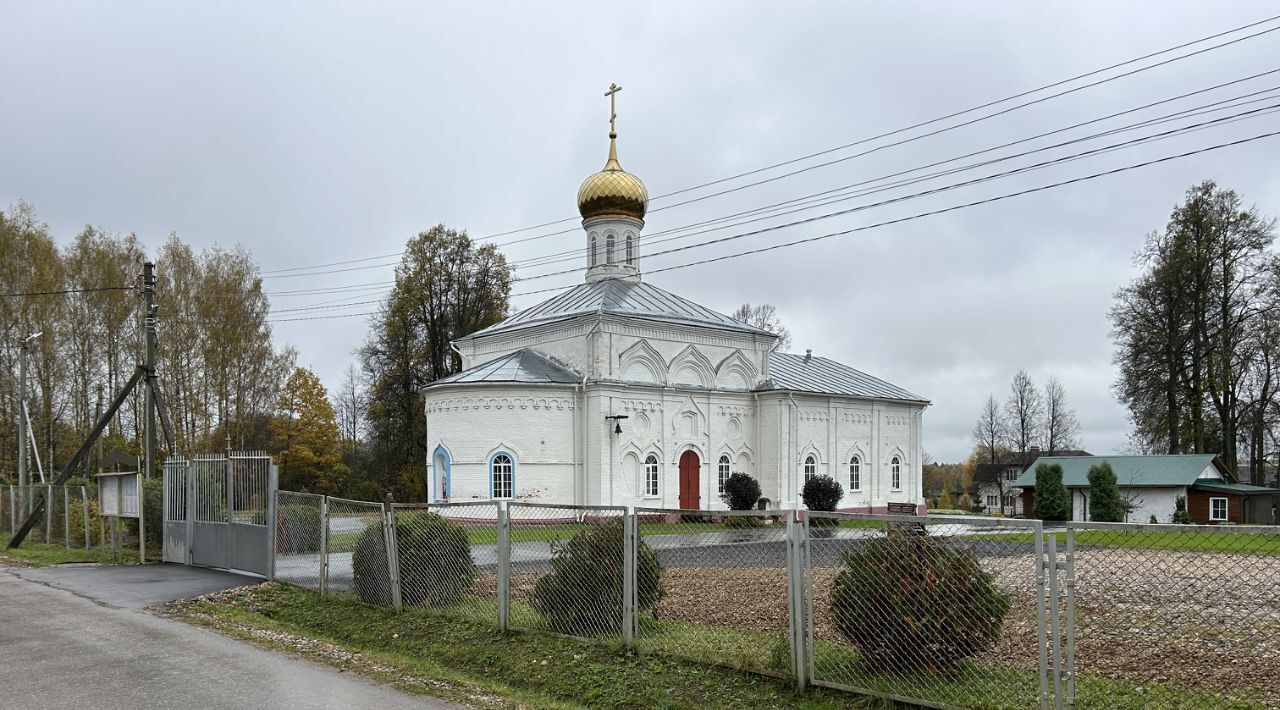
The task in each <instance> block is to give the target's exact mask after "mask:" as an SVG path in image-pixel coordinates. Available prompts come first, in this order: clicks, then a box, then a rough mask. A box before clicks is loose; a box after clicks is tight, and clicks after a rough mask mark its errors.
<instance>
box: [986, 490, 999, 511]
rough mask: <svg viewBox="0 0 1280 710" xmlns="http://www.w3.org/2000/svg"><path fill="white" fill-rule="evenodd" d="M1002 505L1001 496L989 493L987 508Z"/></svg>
mask: <svg viewBox="0 0 1280 710" xmlns="http://www.w3.org/2000/svg"><path fill="white" fill-rule="evenodd" d="M999 507H1000V496H998V495H995V494H994V493H988V494H987V510H995V509H996V508H999Z"/></svg>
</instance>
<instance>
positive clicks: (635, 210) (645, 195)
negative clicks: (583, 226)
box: [578, 133, 649, 221]
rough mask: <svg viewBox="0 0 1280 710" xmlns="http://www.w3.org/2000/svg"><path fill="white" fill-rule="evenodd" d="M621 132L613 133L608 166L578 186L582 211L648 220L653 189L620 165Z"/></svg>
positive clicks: (587, 214) (584, 215) (586, 215)
mask: <svg viewBox="0 0 1280 710" xmlns="http://www.w3.org/2000/svg"><path fill="white" fill-rule="evenodd" d="M616 139H617V134H616V133H610V134H609V159H608V160H607V161H605V164H604V169H603V170H601V171H600V172H598V173H596V174H594V175H591V176H589V177H588V178H587V179H586V180H583V181H582V187H580V188H578V213H579V214H581V215H582V218H583V219H590V218H592V217H606V216H607V217H631V218H632V219H638V220H642V221H643V220H644V213H645V210H647V209H648V208H649V191H648V190H646V189H645V187H644V183H643V182H640V178H638V177H636V176H635V175H632V174H631V173H629V172H627V171H625V170H623V169H622V166H621V165H620V164H618V148H617V144H616Z"/></svg>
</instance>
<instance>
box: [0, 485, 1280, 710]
mask: <svg viewBox="0 0 1280 710" xmlns="http://www.w3.org/2000/svg"><path fill="white" fill-rule="evenodd" d="M6 503H8V500H6V499H4V498H2V497H0V507H2V506H3V505H4V504H6ZM277 505H278V527H277V537H276V540H277V544H276V549H275V555H276V560H275V570H276V578H277V579H280V580H282V581H288V582H292V583H294V584H297V585H299V586H303V587H307V588H310V589H318V590H320V591H322V592H323V591H327V590H332V591H344V592H345V591H351V592H353V593H354V594H356V595H357V596H358V597H359V598H360V599H361V600H363V601H365V602H367V603H370V604H375V605H378V606H384V607H388V608H394V609H396V610H397V611H403V612H405V613H414V614H417V613H429V614H434V615H443V616H442V617H441V621H442V622H445V621H447V619H445V618H444V617H453V618H463V619H469V620H479V621H483V622H484V623H492V624H494V625H496V626H499V627H501V628H513V629H525V630H536V631H545V632H551V633H556V634H562V635H567V636H572V637H576V638H581V639H586V640H591V641H602V640H620V641H622V642H623V643H624V644H625V645H626V646H628V647H629V648H635V649H637V650H639V651H641V652H643V653H660V654H667V655H674V656H679V657H683V658H687V659H690V660H693V661H698V662H704V663H712V664H717V665H726V666H732V667H735V668H741V669H745V670H750V671H753V672H757V673H762V674H771V675H777V676H788V677H794V679H795V680H796V682H797V684H798V685H800V686H803V685H804V684H806V683H810V682H811V683H813V684H816V685H822V686H826V687H832V688H842V689H846V690H850V691H853V692H857V693H860V694H865V695H871V696H876V697H879V698H884V699H887V700H891V701H900V702H906V703H912V704H917V705H924V706H931V707H984V708H1033V707H1042V708H1047V707H1051V706H1052V707H1071V706H1073V705H1074V706H1077V707H1082V708H1083V707H1096V708H1107V709H1108V710H1111V709H1120V708H1135V709H1136V708H1148V707H1193V708H1195V707H1205V708H1209V707H1214V708H1215V710H1216V706H1221V707H1280V564H1277V563H1280V529H1278V528H1251V527H1243V526H1222V527H1202V526H1167V525H1166V526H1158V525H1108V524H1100V523H1070V524H1068V526H1067V528H1066V530H1061V529H1059V530H1051V531H1048V532H1046V531H1044V530H1043V529H1042V526H1041V523H1040V522H1039V521H1035V520H1030V521H1027V520H1011V519H997V518H981V517H924V518H921V517H914V516H897V515H862V514H840V513H818V512H808V513H804V512H795V511H785V512H765V511H759V512H757V511H750V512H735V513H726V512H723V511H717V512H706V511H703V512H691V511H679V510H662V509H646V508H639V509H636V510H635V511H634V512H633V513H631V514H628V513H627V512H626V511H625V510H624V509H622V508H609V507H589V506H557V505H545V504H531V503H516V502H511V503H508V502H497V501H477V502H474V503H463V504H452V505H396V506H390V507H388V506H385V505H382V504H378V503H364V502H359V501H348V500H341V499H333V498H329V499H326V498H324V497H321V496H312V495H307V494H297V493H287V492H281V493H279V494H278V498H277ZM72 508H74V505H72ZM74 517H75V516H74V515H70V514H68V516H66V517H65V520H67V521H70V520H71V519H73V518H74ZM65 524H66V525H68V526H70V525H71V523H70V522H67V523H65ZM388 550H392V551H394V553H395V554H390V555H389V554H387V552H388Z"/></svg>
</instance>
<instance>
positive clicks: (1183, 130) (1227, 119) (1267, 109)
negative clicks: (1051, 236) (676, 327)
mask: <svg viewBox="0 0 1280 710" xmlns="http://www.w3.org/2000/svg"><path fill="white" fill-rule="evenodd" d="M1277 71H1280V70H1277ZM1278 89H1280V87H1274V88H1273V89H1268V90H1265V91H1261V92H1253V94H1247V95H1246V96H1250V95H1255V94H1261V93H1271V92H1274V91H1275V90H1278ZM1239 98H1240V97H1235V98H1232V99H1228V100H1225V101H1226V102H1232V101H1237V100H1238V99H1239ZM1274 98H1275V97H1267V98H1264V99H1255V100H1253V101H1249V102H1245V104H1247V103H1256V102H1258V101H1264V100H1271V99H1274ZM1215 103H1219V104H1220V103H1224V102H1215ZM1245 104H1237V105H1235V106H1232V107H1231V108H1238V107H1239V106H1241V105H1245ZM1209 105H1210V106H1212V105H1213V104H1209ZM1200 108H1203V107H1193V108H1191V109H1184V110H1183V111H1179V112H1175V113H1174V114H1171V116H1173V117H1174V118H1176V117H1178V116H1179V114H1184V116H1182V117H1185V114H1188V113H1189V112H1195V111H1197V110H1199V109H1200ZM1222 108H1224V107H1220V108H1219V109H1214V110H1221V109H1222ZM1278 109H1280V103H1276V104H1271V105H1270V106H1264V107H1261V108H1257V109H1251V110H1248V111H1242V112H1240V113H1236V114H1233V115H1230V116H1223V117H1219V118H1216V119H1212V120H1208V121H1202V122H1200V123H1195V124H1190V125H1187V126H1180V127H1178V128H1174V129H1170V130H1168V131H1163V132H1159V133H1153V134H1148V135H1145V136H1139V137H1137V138H1133V139H1130V140H1127V141H1121V142H1119V143H1114V144H1110V145H1106V146H1100V147H1097V148H1092V149H1089V150H1086V151H1081V152H1079V153H1074V154H1071V155H1066V156H1060V157H1057V158H1054V159H1051V160H1046V161H1041V162H1039V163H1033V164H1030V165H1025V166H1021V167H1018V168H1015V169H1012V170H1007V171H1004V172H1000V173H993V174H990V175H985V176H982V177H979V178H975V179H973V180H968V181H962V182H959V183H952V184H949V185H944V186H940V187H937V188H932V189H929V190H924V191H920V192H916V193H912V194H908V195H902V196H899V197H895V198H891V199H888V200H882V201H880V202H875V203H871V204H866V205H859V206H855V207H852V208H849V209H846V210H839V211H835V212H831V213H827V214H823V215H818V216H815V217H810V218H806V219H802V220H796V221H793V222H788V223H784V224H780V225H773V226H769V227H765V228H761V229H758V230H753V231H749V232H744V233H740V234H734V235H730V236H726V237H721V238H717V239H710V240H705V241H701V242H696V243H694V244H689V245H684V246H680V247H674V248H671V249H667V250H664V251H660V252H655V253H653V254H650V255H648V256H647V257H646V258H655V257H658V256H663V255H666V254H671V253H676V252H681V251H687V250H690V249H695V248H701V247H705V246H712V245H715V244H719V243H722V242H726V241H733V240H737V239H742V238H746V237H751V236H758V235H760V234H765V233H768V232H772V231H778V230H781V229H787V228H790V227H795V226H800V225H804V224H808V223H811V222H816V221H821V220H825V219H830V218H832V217H838V216H844V215H847V214H850V213H852V212H857V211H863V210H867V209H872V208H875V207H882V206H885V205H889V204H894V203H897V202H904V201H908V200H912V199H918V198H920V197H926V196H931V195H934V194H937V193H940V192H946V191H950V190H954V189H959V188H962V187H969V186H972V185H976V184H980V183H983V182H988V181H992V180H997V179H1002V178H1005V177H1009V176H1012V175H1018V174H1021V173H1024V172H1031V171H1034V170H1039V169H1044V168H1047V167H1055V166H1059V165H1062V164H1065V163H1068V162H1073V161H1075V160H1080V159H1083V158H1087V157H1092V156H1096V155H1100V154H1103V153H1108V152H1114V151H1117V150H1121V149H1126V148H1131V147H1134V146H1136V145H1141V144H1145V143H1150V142H1155V141H1158V140H1165V139H1168V138H1171V137H1174V136H1178V135H1185V134H1188V133H1192V132H1196V131H1199V130H1204V129H1206V128H1210V127H1219V126H1222V125H1226V124H1229V123H1233V122H1236V121H1238V120H1244V119H1247V118H1257V117H1260V116H1262V115H1266V114H1268V113H1272V112H1275V111H1276V110H1278ZM1190 115H1195V113H1191V114H1190ZM1169 120H1173V119H1172V118H1170V117H1169V116H1163V117H1157V118H1152V119H1147V120H1145V121H1141V122H1138V123H1135V124H1131V125H1130V126H1125V127H1120V128H1115V129H1111V130H1109V131H1105V132H1102V133H1098V134H1094V135H1091V136H1085V137H1081V138H1077V139H1073V140H1071V141H1066V142H1063V143H1059V144H1056V145H1052V146H1046V147H1043V148H1039V149H1036V150H1031V151H1025V152H1023V153H1019V154H1015V155H1013V156H1006V157H1004V158H1000V159H995V160H989V161H983V162H980V163H976V164H972V165H969V166H964V167H959V168H952V169H950V170H947V171H940V172H938V173H934V174H930V175H926V176H922V177H918V178H914V179H912V180H909V181H904V182H900V184H898V185H890V186H887V187H882V188H876V189H874V190H871V191H867V192H865V193H864V194H870V193H871V192H881V191H884V190H887V189H894V188H896V187H901V186H903V185H906V184H913V183H917V182H922V181H924V180H927V179H932V178H933V177H937V176H941V175H946V174H955V173H957V172H961V171H963V170H969V169H972V168H974V167H983V166H986V165H990V164H993V163H997V162H1002V161H1004V160H1007V159H1010V158H1014V157H1023V156H1026V155H1030V154H1034V153H1037V152H1042V151H1044V150H1050V149H1055V148H1059V147H1063V146H1066V145H1070V144H1072V143H1076V142H1080V141H1084V140H1091V139H1093V138H1097V137H1100V136H1106V135H1111V134H1115V133H1119V132H1122V131H1126V130H1133V129H1134V128H1140V127H1144V126H1150V125H1154V124H1157V123H1161V122H1167V121H1169ZM980 152H982V151H980ZM943 162H949V161H943ZM907 172H910V171H907ZM857 196H863V195H854V196H852V197H857ZM852 197H842V198H838V199H836V200H831V201H829V202H827V203H824V204H830V202H836V201H843V200H846V199H852ZM814 206H818V205H814ZM811 208H812V207H808V208H804V209H811ZM795 211H804V210H795ZM774 216H780V215H774ZM759 219H766V218H758V219H756V220H748V221H759ZM744 223H745V222H744ZM735 226H736V225H735ZM722 228H723V227H722ZM705 231H715V230H705ZM695 234H696V233H695ZM688 236H693V235H692V234H691V235H685V237H688ZM571 258H577V257H571ZM584 268H585V267H576V268H573V269H562V270H558V271H553V272H548V273H544V274H535V275H532V276H525V277H517V278H515V279H513V282H518V281H533V280H537V279H540V278H546V277H550V276H559V275H564V274H571V273H577V272H580V271H583V270H584ZM647 271H648V272H649V273H653V271H652V270H647ZM551 290H556V289H551ZM357 298H359V296H357ZM334 300H335V301H339V300H342V299H341V298H340V299H334ZM377 302H378V301H377V300H373V301H368V300H365V301H358V302H353V303H344V304H340V305H326V303H318V304H312V305H310V306H303V307H298V308H289V309H283V310H278V311H273V313H288V312H296V311H312V310H325V309H335V310H336V309H339V308H350V307H354V306H358V305H365V304H370V303H377ZM329 303H332V301H331V302H329Z"/></svg>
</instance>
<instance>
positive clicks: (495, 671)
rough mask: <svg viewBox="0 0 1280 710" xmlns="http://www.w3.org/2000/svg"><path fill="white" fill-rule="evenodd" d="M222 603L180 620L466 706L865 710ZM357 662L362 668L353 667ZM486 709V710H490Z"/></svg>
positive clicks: (407, 617)
mask: <svg viewBox="0 0 1280 710" xmlns="http://www.w3.org/2000/svg"><path fill="white" fill-rule="evenodd" d="M237 594H238V598H237V599H234V600H230V601H215V600H210V599H205V600H196V601H193V602H190V603H186V604H184V605H181V606H179V607H176V609H175V611H174V613H175V614H176V615H177V616H178V617H179V618H184V619H186V620H189V621H192V622H194V623H199V624H203V625H206V626H211V627H213V628H216V629H219V630H222V631H224V632H227V633H230V634H232V635H236V636H240V637H241V638H248V639H250V640H254V641H256V642H258V643H263V644H265V645H274V646H277V647H281V646H283V647H284V648H292V649H294V650H298V648H297V647H298V646H303V652H304V653H305V652H306V648H307V647H306V646H305V645H304V644H296V645H295V644H289V643H281V642H280V641H279V635H278V633H277V634H275V635H274V637H275V638H276V640H275V641H272V640H271V636H268V635H263V634H261V633H255V631H262V630H266V631H274V632H285V633H287V634H294V635H297V636H302V637H306V638H312V639H318V640H320V641H322V642H324V643H327V644H332V645H333V646H336V647H338V648H339V649H341V650H343V651H345V652H346V654H328V655H325V656H321V657H319V658H318V660H322V661H326V662H329V663H334V664H336V665H340V666H342V667H343V668H344V669H349V670H356V671H358V672H363V673H366V674H368V675H371V676H374V677H376V678H378V679H379V680H384V681H388V682H391V683H393V684H395V685H398V686H400V687H402V688H404V689H406V690H416V691H417V692H428V693H431V694H439V695H444V696H446V697H451V698H454V699H458V700H462V701H464V702H468V703H476V702H477V700H478V699H479V700H481V701H483V699H484V698H486V697H488V698H492V697H493V696H498V697H500V698H502V699H506V700H508V701H515V702H516V703H518V704H522V705H526V706H531V707H547V708H573V707H618V708H650V707H656V708H671V707H705V708H739V707H752V708H757V707H758V708H793V707H794V708H812V709H819V708H840V707H858V706H866V705H864V704H863V703H862V702H861V701H860V700H859V699H857V698H853V697H851V696H849V695H847V694H844V693H839V692H835V691H817V692H810V693H806V694H804V695H798V694H797V693H796V692H795V691H794V690H793V689H792V685H791V684H789V683H787V682H785V681H782V680H778V679H774V678H767V677H763V676H759V675H754V674H747V673H743V672H741V671H736V670H732V669H727V668H718V667H714V666H707V665H703V664H698V663H689V662H687V661H683V660H680V659H676V658H670V657H666V656H659V655H626V654H624V653H623V652H622V650H621V649H620V648H619V646H618V644H594V645H593V644H584V643H582V642H579V641H575V640H572V639H567V638H561V637H556V636H548V635H543V634H528V633H506V634H504V633H502V632H500V631H498V630H497V629H496V628H494V626H493V624H492V623H491V622H489V623H486V622H483V621H475V620H469V619H460V618H455V617H453V616H452V615H450V614H448V613H443V612H440V611H436V610H429V609H416V610H410V611H407V612H406V613H405V614H404V615H402V616H399V617H397V616H396V615H395V614H393V613H391V612H390V611H388V610H385V609H378V608H374V607H369V606H366V605H364V604H361V603H359V602H357V601H355V600H354V599H352V598H350V597H349V596H341V597H325V598H322V597H320V596H319V595H317V594H315V593H314V592H310V591H307V590H303V589H299V588H296V587H291V586H288V585H279V584H267V585H262V586H260V587H256V588H248V589H245V590H241V591H239V592H238V593H237ZM355 653H358V654H359V656H358V658H359V659H362V660H363V661H364V662H363V663H356V664H354V665H353V664H352V662H351V658H352V656H351V654H355ZM488 704H496V703H488Z"/></svg>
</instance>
